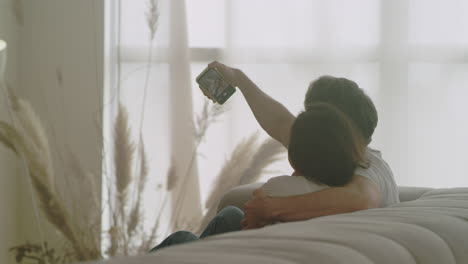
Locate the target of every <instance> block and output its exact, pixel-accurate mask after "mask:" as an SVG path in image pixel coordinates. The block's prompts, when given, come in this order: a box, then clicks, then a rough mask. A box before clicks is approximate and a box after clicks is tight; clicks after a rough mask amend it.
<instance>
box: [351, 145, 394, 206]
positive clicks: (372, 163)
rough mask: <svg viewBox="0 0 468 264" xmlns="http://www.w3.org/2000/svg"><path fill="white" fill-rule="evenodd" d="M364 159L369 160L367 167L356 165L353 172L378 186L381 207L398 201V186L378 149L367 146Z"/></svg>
mask: <svg viewBox="0 0 468 264" xmlns="http://www.w3.org/2000/svg"><path fill="white" fill-rule="evenodd" d="M365 159H366V160H367V161H368V162H369V168H367V169H365V168H361V167H358V168H357V169H356V171H355V172H354V174H356V175H359V176H362V177H366V178H368V179H369V180H371V181H372V182H374V183H375V184H376V185H377V186H378V187H379V190H380V196H381V203H380V206H381V207H387V206H389V205H392V204H395V203H399V202H400V198H399V195H398V187H397V185H396V183H395V179H394V178H393V173H392V170H391V169H390V167H389V166H388V164H387V162H385V160H383V159H382V154H381V153H380V151H378V150H375V149H371V148H369V147H368V148H367V151H366V156H365Z"/></svg>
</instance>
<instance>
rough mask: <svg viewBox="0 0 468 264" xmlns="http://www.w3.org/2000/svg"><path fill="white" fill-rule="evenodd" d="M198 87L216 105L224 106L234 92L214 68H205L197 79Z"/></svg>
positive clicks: (234, 89)
mask: <svg viewBox="0 0 468 264" xmlns="http://www.w3.org/2000/svg"><path fill="white" fill-rule="evenodd" d="M197 83H198V84H199V85H200V87H201V88H202V89H203V90H205V91H206V92H207V93H209V94H210V95H211V96H212V97H213V98H214V100H215V101H216V102H217V103H218V104H224V103H225V102H226V101H227V99H229V97H231V95H233V94H234V93H235V92H236V88H234V87H233V86H232V85H230V84H229V83H228V82H226V80H225V79H224V78H223V75H221V73H220V72H219V71H217V70H216V69H215V68H206V69H205V70H204V71H203V72H202V73H200V75H198V77H197Z"/></svg>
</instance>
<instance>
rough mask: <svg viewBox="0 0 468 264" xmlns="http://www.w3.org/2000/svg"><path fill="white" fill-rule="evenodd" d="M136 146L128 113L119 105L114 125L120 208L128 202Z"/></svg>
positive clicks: (116, 174) (116, 176)
mask: <svg viewBox="0 0 468 264" xmlns="http://www.w3.org/2000/svg"><path fill="white" fill-rule="evenodd" d="M134 151H135V145H134V144H133V142H132V141H131V137H130V128H129V125H128V112H127V110H126V109H125V107H124V106H123V105H122V104H119V112H118V114H117V120H116V122H115V125H114V163H115V182H116V188H117V195H118V196H119V197H118V200H119V203H120V206H124V205H125V202H126V190H127V187H128V186H129V185H130V182H131V181H132V171H131V164H132V160H133V154H134Z"/></svg>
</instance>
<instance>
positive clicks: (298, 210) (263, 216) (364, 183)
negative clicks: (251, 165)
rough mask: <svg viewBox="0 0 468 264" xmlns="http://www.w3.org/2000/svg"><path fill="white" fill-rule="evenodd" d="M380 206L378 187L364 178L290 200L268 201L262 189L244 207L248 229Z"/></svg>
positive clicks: (357, 177)
mask: <svg viewBox="0 0 468 264" xmlns="http://www.w3.org/2000/svg"><path fill="white" fill-rule="evenodd" d="M379 206H380V193H379V190H378V187H377V185H375V184H374V183H373V182H371V181H370V180H368V179H366V178H364V177H362V176H354V179H353V181H352V182H351V183H349V184H348V185H346V186H344V187H332V188H327V189H325V190H322V191H318V192H313V193H308V194H304V195H295V196H289V197H274V198H273V197H267V196H266V195H265V193H264V192H263V190H262V189H257V190H256V191H255V192H254V198H253V199H252V200H250V201H249V202H247V203H246V204H245V206H244V212H245V214H246V221H244V222H243V226H244V228H245V229H252V228H259V227H263V226H264V225H266V224H269V223H272V222H275V221H280V222H290V221H302V220H308V219H311V218H315V217H319V216H326V215H333V214H341V213H349V212H354V211H359V210H365V209H370V208H378V207H379Z"/></svg>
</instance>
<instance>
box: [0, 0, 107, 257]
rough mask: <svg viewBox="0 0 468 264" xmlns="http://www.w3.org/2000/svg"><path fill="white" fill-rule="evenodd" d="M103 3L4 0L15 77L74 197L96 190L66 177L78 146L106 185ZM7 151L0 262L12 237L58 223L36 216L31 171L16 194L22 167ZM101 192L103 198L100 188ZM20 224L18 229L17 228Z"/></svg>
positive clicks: (1, 24)
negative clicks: (45, 222) (43, 128)
mask: <svg viewBox="0 0 468 264" xmlns="http://www.w3.org/2000/svg"><path fill="white" fill-rule="evenodd" d="M13 2H17V3H19V4H20V8H18V9H16V10H17V11H16V12H17V13H19V14H21V17H22V21H21V22H22V23H20V24H19V25H16V21H15V16H14V14H15V12H13V10H14V9H12V6H11V5H12V3H13ZM103 8H104V1H103V0H102V1H97V0H79V1H75V0H40V1H37V0H24V1H14V0H0V37H1V36H2V34H6V36H7V40H11V41H10V43H9V47H11V49H10V50H9V65H8V67H9V73H8V77H9V79H10V80H11V81H12V84H13V87H14V89H15V90H17V92H18V94H19V95H20V96H21V97H24V98H25V99H27V100H29V101H30V102H31V103H32V105H33V107H34V108H35V109H36V110H37V112H38V114H39V116H41V118H42V120H43V121H44V123H45V124H46V130H47V133H48V135H49V137H50V143H51V145H52V148H53V158H54V162H55V170H56V177H57V178H58V181H59V186H60V187H59V190H60V191H61V192H62V193H63V195H64V196H65V198H66V199H67V198H70V196H71V195H73V194H76V193H77V192H76V191H77V190H78V188H80V187H82V188H83V189H80V190H89V188H90V185H89V183H84V182H83V181H81V182H78V183H71V184H70V183H69V184H68V187H67V183H65V182H64V181H63V175H67V174H69V173H70V166H69V162H70V155H69V153H70V152H73V153H74V154H75V155H76V156H77V157H78V159H79V161H80V162H81V164H82V165H83V167H84V168H85V169H86V170H89V171H90V172H92V173H93V174H94V175H95V178H94V180H95V183H96V186H97V188H98V190H99V191H100V182H101V181H100V178H101V155H102V154H101V145H102V144H101V142H102V140H101V135H102V132H101V126H102V125H101V124H102V122H101V114H100V113H101V108H102V105H103V103H102V82H103V81H102V79H103V78H102V75H103V70H102V68H103V59H102V56H103V51H102V50H103V38H104V35H103V27H104V18H103ZM15 53H17V55H18V56H17V57H15ZM15 68H16V69H17V70H16V71H15ZM16 80H18V81H16ZM1 109H2V110H1V112H0V115H1V116H0V117H1V118H2V119H3V118H4V114H3V113H4V111H5V110H6V108H5V106H4V104H3V102H2V108H1ZM7 152H8V151H6V150H5V149H4V148H0V166H2V169H1V171H2V176H1V178H0V210H2V211H1V215H2V218H1V220H0V221H1V224H0V263H7V261H6V255H4V252H5V249H6V248H7V247H9V246H11V245H12V242H14V243H18V242H25V241H26V240H28V241H31V242H38V241H39V240H40V236H39V232H38V230H39V229H44V228H45V230H46V231H45V233H49V234H50V229H47V228H46V226H44V225H43V224H41V225H40V227H39V228H38V227H37V225H36V224H35V222H34V214H33V207H32V203H31V196H30V191H29V188H28V182H27V181H26V178H25V177H24V176H23V175H13V176H19V177H18V181H19V182H18V185H19V187H18V188H17V191H16V197H15V189H14V188H11V187H10V186H16V181H15V178H14V177H8V178H7V177H6V175H5V172H6V171H13V170H14V166H9V167H5V165H4V164H12V163H11V162H10V161H11V160H15V159H14V157H13V156H12V155H11V154H8V153H7ZM13 164H14V163H13ZM7 169H8V170H7ZM17 174H18V173H17ZM79 184H81V186H80V185H79ZM97 195H98V197H100V193H98V194H97ZM15 198H16V201H15ZM89 198H90V196H89V195H87V193H86V191H84V192H82V193H81V197H80V199H74V200H75V202H77V203H78V204H79V205H80V206H79V208H77V209H76V210H75V212H74V213H76V216H77V217H86V216H87V215H89V213H90V211H95V210H93V209H92V208H93V207H92V204H91V200H90V199H89ZM15 209H16V210H17V212H16V218H15V217H14V216H15V213H14V211H15ZM97 209H99V208H97ZM6 216H8V217H6ZM4 222H5V223H4ZM14 222H16V223H17V227H18V228H17V231H18V232H17V233H14V232H15V231H14V230H15V229H11V228H9V227H10V226H12V225H13V223H14ZM7 230H8V232H9V233H8V234H7V235H6V236H5V235H4V232H7ZM47 230H49V231H47ZM97 235H99V234H97ZM13 238H16V240H13ZM4 260H5V261H4Z"/></svg>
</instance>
